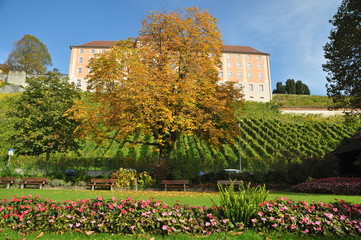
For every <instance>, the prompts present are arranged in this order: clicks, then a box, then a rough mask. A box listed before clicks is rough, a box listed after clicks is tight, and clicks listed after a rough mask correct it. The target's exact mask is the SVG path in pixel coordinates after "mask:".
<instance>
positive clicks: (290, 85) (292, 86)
mask: <svg viewBox="0 0 361 240" xmlns="http://www.w3.org/2000/svg"><path fill="white" fill-rule="evenodd" d="M285 88H286V92H287V93H288V94H296V83H295V80H293V79H287V81H286V86H285Z"/></svg>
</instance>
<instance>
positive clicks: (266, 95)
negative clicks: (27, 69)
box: [69, 45, 272, 102]
mask: <svg viewBox="0 0 361 240" xmlns="http://www.w3.org/2000/svg"><path fill="white" fill-rule="evenodd" d="M108 49H109V48H108V47H89V46H81V45H80V46H73V47H71V56H70V65H69V79H70V81H72V82H74V83H75V84H77V85H78V86H79V87H80V88H81V89H82V90H86V87H87V86H86V80H85V78H86V75H87V74H89V69H88V68H87V65H88V63H89V60H90V59H91V58H92V57H94V54H95V53H102V52H105V51H107V50H108ZM221 60H222V69H221V70H220V82H225V81H232V82H236V83H237V87H239V89H240V90H241V89H242V91H243V93H244V98H245V99H246V100H250V101H259V102H269V101H271V99H272V89H271V75H270V66H269V54H265V53H261V52H255V53H241V52H223V54H222V57H221Z"/></svg>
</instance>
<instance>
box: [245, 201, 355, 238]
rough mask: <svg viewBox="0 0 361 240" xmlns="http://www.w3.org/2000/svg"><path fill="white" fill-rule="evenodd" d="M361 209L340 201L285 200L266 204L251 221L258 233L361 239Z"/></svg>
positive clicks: (263, 204) (262, 205)
mask: <svg viewBox="0 0 361 240" xmlns="http://www.w3.org/2000/svg"><path fill="white" fill-rule="evenodd" d="M360 216H361V208H360V206H359V205H356V204H352V203H346V202H344V201H340V202H337V203H330V204H324V203H322V202H318V203H312V204H309V203H307V202H302V201H299V202H294V201H292V200H288V199H285V198H280V199H277V200H274V201H266V202H264V203H262V204H261V208H260V211H259V212H258V214H257V216H256V217H255V218H252V219H251V226H252V227H253V228H255V229H256V230H258V231H284V232H293V233H307V234H318V235H345V234H350V235H361V217H360Z"/></svg>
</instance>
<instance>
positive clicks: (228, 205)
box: [212, 181, 268, 224]
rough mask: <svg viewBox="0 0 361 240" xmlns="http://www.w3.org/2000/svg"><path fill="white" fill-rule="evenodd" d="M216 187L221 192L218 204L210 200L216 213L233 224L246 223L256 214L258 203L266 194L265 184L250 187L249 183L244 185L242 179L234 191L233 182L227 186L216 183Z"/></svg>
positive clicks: (264, 198)
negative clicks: (237, 189)
mask: <svg viewBox="0 0 361 240" xmlns="http://www.w3.org/2000/svg"><path fill="white" fill-rule="evenodd" d="M218 189H219V191H220V193H221V199H220V204H219V206H217V204H216V203H215V202H214V201H213V200H212V201H213V204H215V205H216V206H217V208H216V209H218V215H219V216H221V217H222V218H227V219H229V220H230V221H231V222H232V223H234V224H243V223H248V222H249V220H250V219H251V217H254V216H255V215H256V213H257V211H258V209H259V204H260V203H262V202H263V201H265V200H266V198H267V196H268V191H266V187H265V185H263V186H256V187H251V183H248V184H247V185H245V184H244V183H243V182H242V181H241V184H240V185H239V191H238V192H235V191H234V186H233V183H232V184H231V186H229V187H222V186H221V185H218Z"/></svg>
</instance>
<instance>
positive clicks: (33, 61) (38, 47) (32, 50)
mask: <svg viewBox="0 0 361 240" xmlns="http://www.w3.org/2000/svg"><path fill="white" fill-rule="evenodd" d="M6 64H7V65H8V66H9V67H10V69H11V70H13V71H24V72H25V73H26V74H44V73H45V72H46V70H47V68H46V66H51V65H52V61H51V57H50V54H49V52H48V49H47V47H46V46H45V44H44V43H42V42H41V41H40V40H39V39H37V38H36V37H34V36H32V35H25V36H24V37H23V38H22V39H20V40H19V41H18V42H16V43H15V44H14V49H13V50H12V52H11V53H10V54H9V57H8V59H7V61H6Z"/></svg>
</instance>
